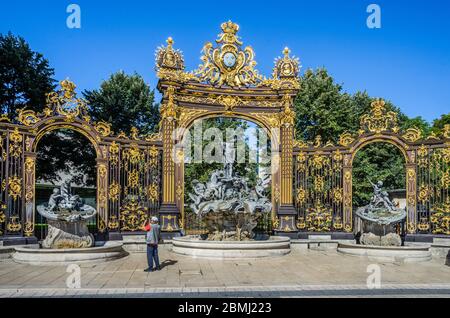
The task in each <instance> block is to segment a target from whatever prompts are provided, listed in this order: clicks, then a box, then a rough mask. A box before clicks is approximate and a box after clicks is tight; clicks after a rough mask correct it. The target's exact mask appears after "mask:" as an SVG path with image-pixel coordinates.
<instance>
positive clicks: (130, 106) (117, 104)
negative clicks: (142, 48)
mask: <svg viewBox="0 0 450 318" xmlns="http://www.w3.org/2000/svg"><path fill="white" fill-rule="evenodd" d="M83 95H84V98H85V99H86V100H87V102H88V105H89V112H90V115H91V116H92V119H93V120H95V121H100V120H103V121H106V122H109V123H111V124H112V129H113V131H114V132H116V133H118V132H120V131H124V132H126V133H129V132H130V129H131V128H132V127H133V126H134V127H136V128H138V129H139V131H140V132H141V133H143V134H147V133H150V132H155V131H156V130H157V126H158V123H159V118H160V117H159V106H158V105H157V104H155V103H154V91H152V90H150V87H149V86H148V85H147V84H146V83H145V82H144V79H143V78H142V77H141V76H140V75H138V74H136V73H135V74H133V75H127V74H125V73H124V72H122V71H120V72H117V73H114V74H112V75H111V77H110V78H109V79H108V80H106V81H103V83H102V84H101V85H100V89H98V90H86V91H84V92H83Z"/></svg>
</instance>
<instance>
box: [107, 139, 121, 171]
mask: <svg viewBox="0 0 450 318" xmlns="http://www.w3.org/2000/svg"><path fill="white" fill-rule="evenodd" d="M109 154H110V156H109V163H110V165H111V166H115V165H117V164H118V163H119V155H118V154H119V144H117V143H116V142H115V141H113V142H112V143H111V145H110V146H109Z"/></svg>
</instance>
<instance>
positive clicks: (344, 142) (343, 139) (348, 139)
mask: <svg viewBox="0 0 450 318" xmlns="http://www.w3.org/2000/svg"><path fill="white" fill-rule="evenodd" d="M354 141H355V138H353V137H352V134H350V133H349V132H345V133H343V134H342V135H340V136H339V144H340V145H341V146H343V147H347V146H348V145H350V144H351V143H353V142H354Z"/></svg>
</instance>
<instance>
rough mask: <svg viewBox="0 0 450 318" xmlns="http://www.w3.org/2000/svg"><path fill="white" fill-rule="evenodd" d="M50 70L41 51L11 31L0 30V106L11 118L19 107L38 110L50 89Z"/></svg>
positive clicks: (52, 83) (51, 86) (51, 85)
mask: <svg viewBox="0 0 450 318" xmlns="http://www.w3.org/2000/svg"><path fill="white" fill-rule="evenodd" d="M53 76H54V70H53V69H52V68H50V66H49V62H48V60H47V59H45V58H44V56H43V55H42V54H41V53H38V52H35V51H33V50H31V48H30V46H29V45H28V43H27V42H26V41H25V40H24V39H23V38H22V37H18V36H14V35H13V34H12V33H11V32H9V33H8V34H7V35H2V34H0V107H1V111H2V113H7V114H9V116H10V118H11V119H14V118H15V117H16V116H17V111H18V109H20V108H23V107H25V106H26V107H27V108H28V109H32V110H34V111H41V110H42V109H43V108H44V107H45V99H46V94H47V93H49V92H51V91H52V90H54V88H55V80H54V79H53Z"/></svg>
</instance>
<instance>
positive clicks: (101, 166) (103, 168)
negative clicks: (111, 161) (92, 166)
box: [98, 163, 107, 178]
mask: <svg viewBox="0 0 450 318" xmlns="http://www.w3.org/2000/svg"><path fill="white" fill-rule="evenodd" d="M106 172H107V168H106V165H105V164H103V163H102V164H99V165H98V175H99V176H100V178H104V177H105V176H106Z"/></svg>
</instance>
